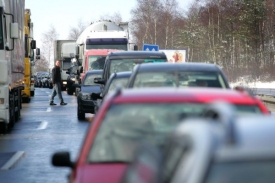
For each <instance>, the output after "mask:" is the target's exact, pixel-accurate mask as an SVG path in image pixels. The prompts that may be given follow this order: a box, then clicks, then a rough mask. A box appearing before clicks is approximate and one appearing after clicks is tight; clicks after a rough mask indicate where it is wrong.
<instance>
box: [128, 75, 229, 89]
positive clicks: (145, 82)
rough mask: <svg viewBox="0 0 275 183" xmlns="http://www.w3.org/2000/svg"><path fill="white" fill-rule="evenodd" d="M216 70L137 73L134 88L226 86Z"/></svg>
mask: <svg viewBox="0 0 275 183" xmlns="http://www.w3.org/2000/svg"><path fill="white" fill-rule="evenodd" d="M225 83H226V81H224V79H223V77H222V76H221V74H220V73H218V72H202V71H200V72H197V71H173V72H171V71H169V72H163V71H162V72H154V71H152V72H140V73H137V75H136V77H135V81H134V84H133V87H134V88H142V87H176V86H178V87H217V88H226V84H225Z"/></svg>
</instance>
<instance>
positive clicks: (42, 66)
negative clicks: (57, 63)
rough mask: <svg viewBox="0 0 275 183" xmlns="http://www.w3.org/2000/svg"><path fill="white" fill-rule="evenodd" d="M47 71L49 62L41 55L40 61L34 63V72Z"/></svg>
mask: <svg viewBox="0 0 275 183" xmlns="http://www.w3.org/2000/svg"><path fill="white" fill-rule="evenodd" d="M40 71H45V72H48V71H49V62H48V61H47V60H46V58H45V57H44V56H43V55H41V57H40V59H39V60H37V61H36V62H35V72H40Z"/></svg>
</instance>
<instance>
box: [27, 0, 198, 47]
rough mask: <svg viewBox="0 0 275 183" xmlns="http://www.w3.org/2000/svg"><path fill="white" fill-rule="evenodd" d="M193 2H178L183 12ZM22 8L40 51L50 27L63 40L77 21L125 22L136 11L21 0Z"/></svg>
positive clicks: (65, 0) (92, 3)
mask: <svg viewBox="0 0 275 183" xmlns="http://www.w3.org/2000/svg"><path fill="white" fill-rule="evenodd" d="M193 1H194V0H178V2H179V7H180V8H182V9H185V10H187V9H188V6H189V5H190V4H191V2H193ZM25 2H26V3H25V8H26V9H27V8H28V9H30V10H31V19H32V22H33V24H34V39H35V40H36V41H37V43H36V44H37V47H41V41H40V40H41V35H42V33H44V32H46V31H47V30H49V26H50V25H53V26H54V27H55V28H56V30H57V32H58V34H59V39H67V37H68V33H69V29H70V27H76V26H77V23H78V20H80V19H81V20H82V21H83V22H84V23H87V24H89V23H90V22H95V21H98V20H99V19H100V16H103V15H106V14H109V15H113V14H114V13H116V12H119V13H120V14H121V17H122V19H123V21H129V20H130V18H131V14H130V11H131V9H133V8H134V7H136V4H137V3H136V2H137V0H25Z"/></svg>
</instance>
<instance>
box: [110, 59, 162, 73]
mask: <svg viewBox="0 0 275 183" xmlns="http://www.w3.org/2000/svg"><path fill="white" fill-rule="evenodd" d="M159 62H167V59H161V58H147V59H120V60H112V61H111V66H110V73H109V74H112V73H115V72H123V71H133V68H134V67H135V65H136V64H141V63H159Z"/></svg>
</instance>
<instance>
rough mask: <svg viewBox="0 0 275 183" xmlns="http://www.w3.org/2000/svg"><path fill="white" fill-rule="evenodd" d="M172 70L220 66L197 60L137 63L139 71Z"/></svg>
mask: <svg viewBox="0 0 275 183" xmlns="http://www.w3.org/2000/svg"><path fill="white" fill-rule="evenodd" d="M170 70H171V71H174V70H187V71H220V70H221V69H220V67H219V66H218V65H216V64H211V63H197V62H184V63H169V62H168V63H157V64H155V63H147V64H140V65H138V71H139V72H143V71H144V72H154V71H170Z"/></svg>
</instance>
